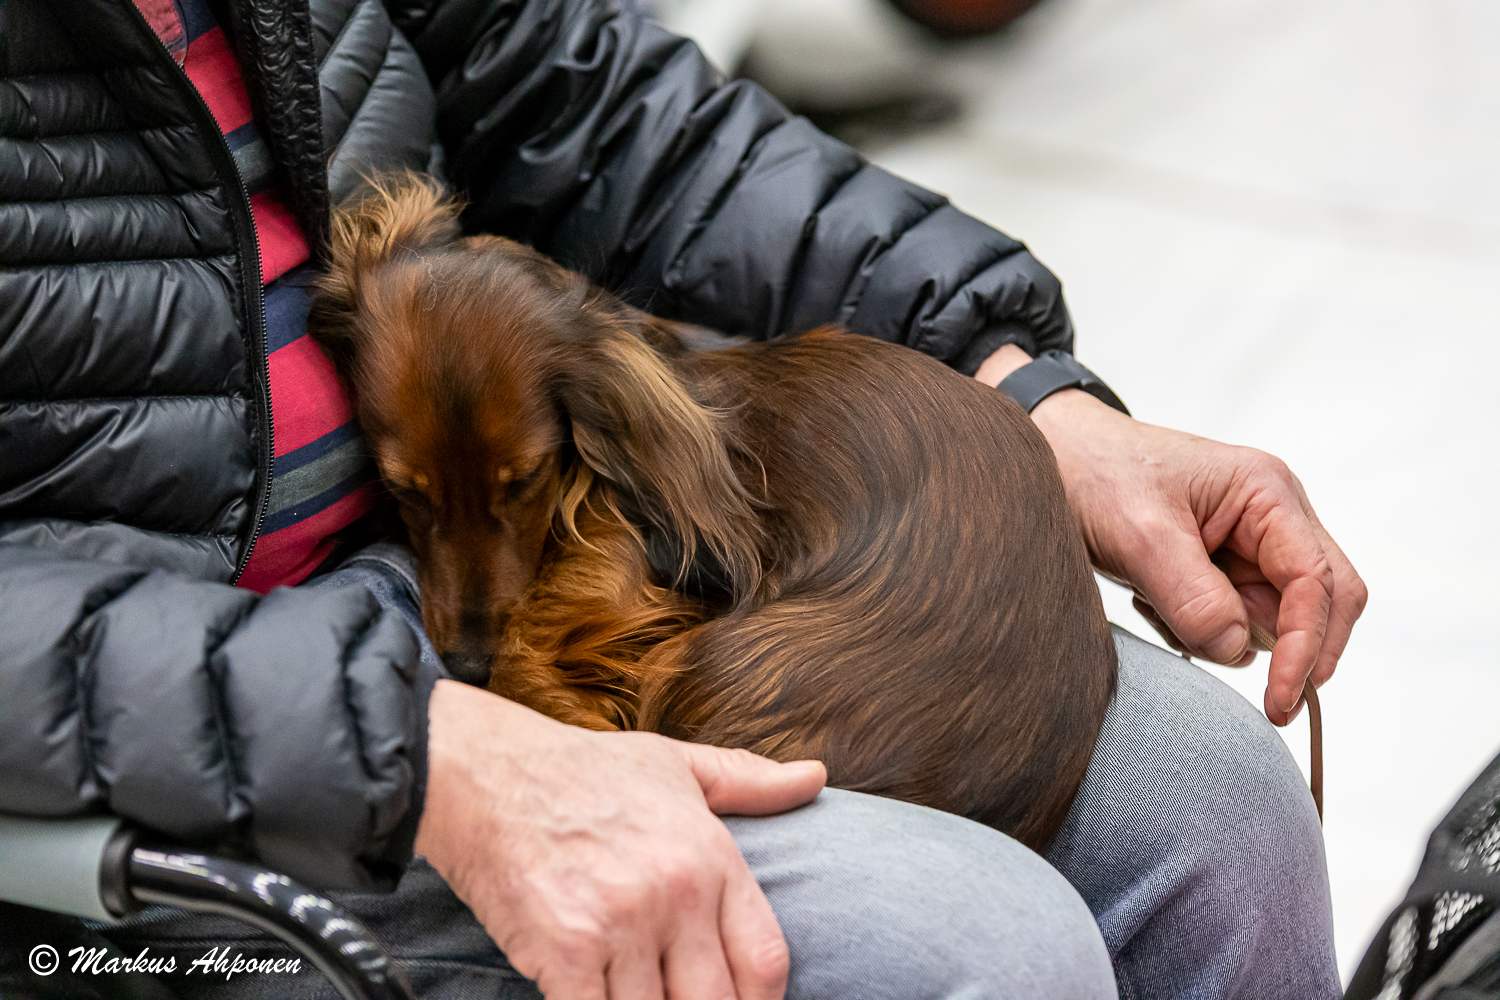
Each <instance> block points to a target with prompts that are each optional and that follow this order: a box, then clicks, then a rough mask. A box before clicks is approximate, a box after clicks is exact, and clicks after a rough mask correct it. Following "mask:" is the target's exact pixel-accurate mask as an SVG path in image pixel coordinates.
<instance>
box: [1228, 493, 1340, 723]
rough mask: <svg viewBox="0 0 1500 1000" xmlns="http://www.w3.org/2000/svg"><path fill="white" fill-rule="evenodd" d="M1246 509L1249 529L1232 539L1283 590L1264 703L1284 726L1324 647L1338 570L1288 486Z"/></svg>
mask: <svg viewBox="0 0 1500 1000" xmlns="http://www.w3.org/2000/svg"><path fill="white" fill-rule="evenodd" d="M1287 475H1288V477H1290V473H1288V474H1287ZM1247 515H1248V517H1247V518H1246V519H1245V520H1248V521H1249V522H1250V523H1249V524H1248V525H1247V526H1246V529H1247V530H1245V531H1243V532H1237V533H1236V537H1235V538H1233V539H1232V541H1231V544H1232V545H1233V546H1234V548H1235V549H1236V550H1237V551H1239V553H1240V555H1242V556H1244V557H1246V558H1247V559H1250V560H1251V561H1253V562H1255V563H1256V564H1257V565H1258V566H1259V567H1260V571H1261V572H1262V573H1263V574H1265V577H1266V580H1267V582H1268V583H1270V584H1271V585H1272V586H1273V587H1275V588H1276V589H1277V590H1278V591H1279V592H1280V594H1281V601H1280V604H1279V608H1278V612H1277V617H1276V630H1275V634H1276V636H1277V639H1276V648H1275V649H1274V650H1272V652H1271V667H1270V671H1269V676H1268V678H1267V682H1266V698H1265V707H1266V717H1267V718H1268V719H1270V720H1271V721H1272V722H1274V723H1275V724H1276V725H1278V726H1284V725H1286V724H1287V723H1288V722H1290V721H1291V720H1292V716H1293V713H1294V712H1295V710H1296V708H1297V706H1298V704H1299V703H1300V702H1301V700H1302V687H1303V685H1304V684H1305V683H1306V681H1307V678H1308V676H1309V675H1311V673H1312V671H1313V667H1314V665H1316V663H1317V662H1318V657H1319V654H1320V652H1321V650H1322V648H1323V639H1324V636H1325V635H1326V633H1327V629H1328V614H1329V609H1330V607H1331V606H1332V604H1333V588H1334V576H1333V571H1332V568H1331V567H1330V565H1329V562H1328V557H1327V554H1326V553H1325V552H1324V549H1323V545H1322V542H1321V540H1320V539H1319V538H1318V536H1317V533H1316V532H1314V530H1313V525H1312V522H1311V521H1310V520H1309V519H1308V517H1307V514H1306V512H1305V511H1304V510H1303V509H1302V506H1301V504H1300V502H1298V499H1297V497H1296V496H1295V495H1294V494H1292V492H1291V491H1290V490H1287V492H1286V496H1284V497H1281V498H1278V499H1276V500H1275V501H1274V502H1273V503H1272V504H1271V505H1270V506H1269V507H1268V509H1265V510H1261V511H1247ZM1242 523H1244V522H1243V521H1242ZM1257 535H1258V537H1256V536H1257Z"/></svg>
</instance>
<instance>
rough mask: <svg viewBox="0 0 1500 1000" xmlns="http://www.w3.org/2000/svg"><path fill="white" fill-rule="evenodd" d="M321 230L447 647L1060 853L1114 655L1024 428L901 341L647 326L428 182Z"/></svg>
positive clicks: (635, 722) (995, 399)
mask: <svg viewBox="0 0 1500 1000" xmlns="http://www.w3.org/2000/svg"><path fill="white" fill-rule="evenodd" d="M333 242H334V255H333V262H332V267H331V269H330V271H329V273H328V275H326V276H325V278H324V279H323V280H322V281H321V282H320V291H319V294H318V296H317V299H316V301H315V303H314V307H313V311H312V315H311V316H310V318H309V328H310V329H311V330H313V331H314V332H315V334H316V335H317V336H318V338H319V342H320V343H321V344H322V345H323V346H324V348H325V349H326V350H327V351H328V352H329V355H330V357H331V358H332V359H333V361H334V364H335V365H336V367H337V368H338V370H339V373H340V376H341V377H342V378H343V379H344V380H345V381H346V383H347V385H348V386H349V388H350V391H351V396H352V397H353V398H354V400H355V402H356V407H357V412H358V414H359V419H360V421H361V424H362V426H363V428H364V430H365V433H366V435H367V438H368V439H369V441H370V444H371V447H372V451H373V452H374V453H375V455H376V458H377V461H378V462H379V463H380V466H381V471H382V474H383V475H384V476H385V477H386V479H387V480H388V482H390V484H391V486H392V490H393V495H394V497H395V499H396V501H397V502H398V504H399V505H400V507H401V516H402V520H403V523H404V524H405V525H406V528H407V531H408V534H409V537H410V538H411V541H412V543H413V545H414V547H416V549H417V551H418V553H419V557H420V561H421V565H420V573H421V576H422V587H423V612H424V614H423V617H424V624H425V625H426V628H427V631H428V634H429V636H430V637H431V638H432V640H433V642H434V644H435V645H436V646H437V647H438V649H439V651H440V652H442V653H443V654H444V655H445V658H451V659H452V660H453V662H454V663H455V664H458V665H464V664H469V665H471V666H475V667H477V669H475V670H473V671H472V673H474V674H475V675H476V679H480V678H482V676H483V675H485V674H487V675H488V678H489V685H490V688H491V690H493V691H496V692H497V693H500V694H504V695H505V696H507V697H511V698H514V699H516V700H518V701H521V702H522V703H524V704H528V705H530V706H532V707H534V708H537V709H538V710H541V711H545V712H548V713H549V714H552V715H553V716H554V717H557V718H561V719H564V720H566V721H570V722H575V723H577V724H580V725H588V726H592V727H594V728H628V727H631V726H636V727H640V728H656V729H658V730H660V731H662V732H665V733H668V734H669V735H675V736H680V737H684V738H687V739H694V740H700V741H704V742H709V743H717V744H720V745H725V746H738V747H746V748H750V749H754V750H758V751H760V752H762V753H765V754H768V755H770V756H772V757H777V758H780V759H790V758H798V757H816V758H820V759H822V760H824V761H825V762H826V763H827V764H828V767H829V772H830V777H831V780H832V782H833V783H834V784H836V785H842V786H844V787H849V788H857V789H862V790H865V791H870V792H876V793H881V794H885V795H891V796H895V797H898V798H903V799H908V800H911V801H915V802H920V803H925V804H928V805H932V806H936V807H938V808H942V809H946V810H949V811H952V812H955V813H959V814H962V815H965V816H969V817H972V818H974V819H976V820H979V821H981V822H984V823H987V824H989V825H991V826H994V827H997V828H998V829H1001V830H1004V831H1006V832H1007V833H1011V834H1012V835H1014V836H1016V837H1018V838H1019V839H1021V840H1022V841H1023V842H1025V843H1027V844H1029V845H1031V846H1033V847H1041V846H1043V845H1044V844H1045V843H1046V842H1047V841H1049V840H1050V839H1051V837H1052V836H1053V835H1054V834H1055V832H1056V830H1057V829H1058V828H1059V826H1060V825H1061V823H1062V821H1063V819H1064V817H1065V815H1066V812H1067V809H1068V807H1069V805H1070V803H1071V801H1072V799H1073V796H1074V793H1075V791H1076V789H1077V786H1078V784H1079V782H1080V781H1081V780H1082V778H1083V774H1084V771H1085V769H1086V767H1087V764H1088V759H1089V756H1090V754H1091V752H1092V748H1093V744H1094V739H1095V737H1096V735H1097V733H1098V731H1099V728H1100V725H1101V723H1102V720H1103V717H1104V712H1105V709H1106V707H1107V705H1108V702H1109V699H1110V696H1111V694H1112V691H1113V687H1114V682H1115V653H1114V645H1113V643H1112V641H1111V638H1110V634H1109V628H1108V625H1107V623H1106V622H1105V619H1104V613H1103V609H1102V607H1101V605H1100V601H1099V596H1098V592H1097V590H1096V589H1095V588H1094V585H1093V581H1092V577H1091V575H1090V572H1089V567H1088V561H1087V558H1086V554H1085V552H1084V549H1083V544H1082V540H1081V538H1080V536H1079V532H1078V529H1077V527H1076V526H1075V525H1074V523H1073V521H1072V518H1071V515H1070V512H1069V509H1068V503H1067V499H1066V496H1065V495H1064V492H1063V486H1062V482H1061V479H1060V477H1059V475H1058V472H1057V468H1056V465H1055V463H1054V461H1053V458H1052V455H1051V452H1050V451H1049V449H1048V447H1047V444H1046V442H1045V441H1044V440H1043V439H1042V437H1041V435H1040V434H1039V433H1038V431H1037V430H1036V428H1035V427H1034V426H1033V425H1032V423H1031V421H1030V420H1029V419H1028V418H1027V417H1026V416H1025V414H1023V413H1022V412H1021V411H1020V409H1019V408H1018V407H1016V406H1015V405H1014V404H1013V403H1011V402H1009V401H1008V400H1006V399H1005V398H1004V397H1002V396H1001V395H1000V394H999V393H997V392H995V391H994V390H992V389H989V388H988V387H985V386H982V385H980V384H979V383H977V382H975V381H973V380H972V379H967V378H964V377H962V376H960V375H958V374H957V373H955V372H953V371H951V370H949V369H947V368H945V367H944V366H942V365H941V364H939V363H938V362H936V361H934V360H933V359H931V358H928V357H926V356H924V355H921V354H918V353H917V352H915V351H911V350H909V349H907V348H904V347H898V346H895V345H891V344H885V343H880V342H877V341H873V340H869V339H866V338H862V337H856V336H852V335H849V334H843V333H835V332H814V333H812V334H808V335H804V336H801V337H793V338H788V339H785V340H781V341H776V342H772V343H767V344H741V345H739V346H725V344H726V340H725V338H720V337H718V336H717V335H715V334H712V333H711V332H708V331H703V330H700V329H697V328H693V327H687V326H684V325H682V324H674V323H668V322H664V321H661V320H656V319H652V318H651V317H648V316H646V315H645V314H642V313H639V312H637V311H636V310H633V309H630V308H629V307H628V306H625V305H624V304H623V303H621V302H619V300H617V299H615V298H614V297H613V296H610V295H608V294H606V293H603V292H599V291H598V290H593V289H590V288H589V287H588V286H587V284H586V283H585V282H584V280H583V279H582V278H581V277H579V276H577V275H572V274H569V273H567V272H565V271H563V270H562V269H561V268H559V267H558V266H557V265H556V264H554V263H552V262H550V261H548V260H546V259H545V258H543V257H542V256H541V255H540V254H537V253H536V252H535V251H532V250H529V249H527V248H524V247H520V246H518V245H516V244H513V243H510V242H509V241H507V240H503V239H499V238H494V237H476V238H469V239H463V240H460V239H459V238H458V223H457V217H456V209H455V206H454V205H453V203H452V202H450V201H448V200H446V199H445V198H444V197H443V196H442V193H441V191H440V189H439V188H438V187H437V186H436V185H435V184H434V183H432V182H431V181H429V180H426V179H423V178H419V177H397V178H394V179H389V178H388V179H387V180H385V181H383V182H378V183H375V184H374V185H373V194H372V196H371V197H369V198H368V199H366V200H365V201H363V202H361V203H359V204H357V205H354V206H351V207H348V208H346V209H344V210H342V211H340V213H338V215H337V217H336V219H335V229H334V241H333ZM549 525H550V529H549ZM523 541H524V543H525V544H522V542H523ZM657 550H660V551H657ZM715 587H718V589H719V593H718V595H717V600H716V599H715V594H714V593H713V591H714V589H715ZM517 595H519V596H517Z"/></svg>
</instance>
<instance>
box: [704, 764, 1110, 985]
mask: <svg viewBox="0 0 1500 1000" xmlns="http://www.w3.org/2000/svg"><path fill="white" fill-rule="evenodd" d="M728 823H729V826H730V829H731V830H732V831H733V832H734V834H735V839H736V840H737V841H738V843H739V845H740V850H741V851H742V852H743V853H744V855H745V858H746V860H747V861H748V862H749V863H750V867H751V870H752V871H754V872H755V875H756V878H757V879H758V880H759V882H760V884H761V886H762V888H764V889H765V892H766V895H767V898H769V899H770V901H771V906H772V908H773V909H774V910H775V911H776V916H777V919H778V920H779V921H780V922H781V927H782V931H783V933H784V934H785V936H786V940H787V944H788V946H789V947H790V949H791V954H792V974H791V980H790V982H789V985H788V990H787V997H788V1000H806V998H813V997H817V998H821V1000H837V998H850V1000H853V998H859V1000H885V998H890V1000H898V998H899V1000H909V998H912V997H934V998H936V997H944V998H960V997H962V998H981V997H982V998H989V1000H1006V998H1011V997H1016V998H1022V997H1025V998H1028V1000H1046V998H1049V997H1058V998H1062V997H1067V998H1070V1000H1088V998H1093V997H1114V996H1115V991H1114V981H1113V975H1112V973H1111V971H1110V965H1109V957H1108V954H1107V952H1106V950H1105V948H1104V943H1103V941H1102V939H1101V938H1100V936H1099V932H1098V928H1097V927H1096V926H1095V925H1094V922H1093V919H1092V918H1091V916H1090V915H1089V912H1088V909H1087V907H1086V906H1085V905H1084V903H1083V901H1082V900H1081V899H1080V898H1079V896H1078V894H1077V893H1076V892H1075V891H1074V890H1073V889H1072V888H1071V887H1070V886H1069V885H1068V884H1067V882H1066V880H1064V879H1063V878H1062V877H1061V876H1060V875H1059V874H1058V873H1057V872H1056V871H1055V870H1054V869H1052V868H1051V867H1050V866H1049V865H1047V863H1046V862H1045V861H1043V860H1042V858H1041V857H1039V856H1038V855H1036V854H1034V853H1033V852H1031V851H1029V850H1027V849H1026V848H1025V847H1023V846H1021V845H1020V844H1019V843H1017V842H1016V841H1014V840H1011V839H1010V838H1009V837H1006V836H1004V835H1003V834H1000V833H997V832H995V831H994V830H991V829H989V828H987V827H983V826H980V825H978V824H977V823H972V822H970V821H968V820H964V819H960V818H958V817H956V816H950V815H948V814H946V813H940V812H936V811H934V810H931V809H924V808H922V807H920V806H913V805H908V804H906V803H901V802H894V801H891V800H889V799H879V798H874V797H872V796H868V795H860V794H857V793H854V792H844V791H839V790H837V789H829V790H826V791H825V792H824V793H823V794H822V795H821V796H820V797H819V798H818V800H817V801H816V802H815V803H813V804H812V805H810V806H807V807H805V808H803V809H800V810H797V811H795V812H793V813H788V814H785V815H782V816H775V817H768V818H763V819H748V818H736V819H730V820H728Z"/></svg>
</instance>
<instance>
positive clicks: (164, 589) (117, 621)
mask: <svg viewBox="0 0 1500 1000" xmlns="http://www.w3.org/2000/svg"><path fill="white" fill-rule="evenodd" d="M20 622H24V623H26V625H25V627H12V626H13V625H14V623H20ZM0 623H4V624H3V625H0V812H15V813H23V814H28V815H35V816H67V815H71V814H76V813H81V812H87V811H91V810H97V809H107V810H109V811H111V812H114V813H117V814H119V815H121V816H125V817H127V818H129V819H132V820H135V821H138V822H140V823H142V824H144V825H146V826H149V827H152V828H154V829H157V830H160V831H162V832H164V833H167V834H170V835H172V836H174V837H177V838H181V839H183V840H185V841H189V842H192V843H195V844H201V845H205V846H219V847H222V846H226V845H228V846H231V847H237V848H239V849H242V850H245V851H247V852H249V853H252V854H254V855H256V856H258V857H259V858H260V859H262V860H263V861H265V862H266V863H267V864H269V865H271V866H272V867H275V868H278V869H280V870H282V871H284V872H286V873H287V874H289V875H292V876H293V877H296V878H300V879H302V880H305V881H308V882H311V883H313V884H314V885H318V886H322V887H326V888H350V889H371V888H384V887H389V886H390V885H392V884H393V883H394V879H395V877H396V876H397V874H398V871H399V867H400V865H402V864H404V863H405V862H406V861H407V860H409V858H410V854H411V843H412V840H413V838H414V836H415V826H416V819H417V816H418V814H419V813H420V809H419V808H413V805H414V804H415V803H414V799H415V796H416V792H415V789H414V785H415V784H416V782H417V780H418V778H419V773H418V772H419V770H420V761H418V760H417V759H416V758H417V757H418V756H419V755H420V753H421V747H422V746H423V743H422V741H423V739H424V738H425V733H424V732H422V729H423V728H425V727H424V726H422V720H420V719H419V718H418V717H417V714H418V703H419V699H418V697H416V692H415V691H414V690H413V684H414V682H415V677H414V671H415V664H416V663H417V647H416V640H415V638H414V637H413V636H412V634H411V630H410V629H409V628H408V627H407V625H406V624H405V622H404V621H401V620H400V618H399V616H397V615H395V614H393V613H383V612H382V609H381V607H380V605H379V604H378V603H376V601H375V600H374V598H373V597H371V595H370V594H369V592H368V591H366V590H364V589H362V588H347V589H329V590H307V589H303V590H299V591H296V592H295V593H294V592H292V591H288V590H277V591H272V592H271V594H270V595H269V596H267V597H265V598H260V597H258V596H257V595H256V594H253V593H251V592H249V591H246V590H240V589H236V588H234V587H229V586H225V585H221V584H212V583H200V582H196V581H192V580H188V579H186V578H183V577H178V576H174V575H172V574H168V573H162V572H146V571H144V570H139V569H131V568H128V567H123V566H118V565H114V564H110V563H101V562H89V561H80V560H71V559H64V558H60V557H58V556H57V555H55V554H49V553H47V552H44V551H42V550H38V549H34V548H30V547H26V546H0Z"/></svg>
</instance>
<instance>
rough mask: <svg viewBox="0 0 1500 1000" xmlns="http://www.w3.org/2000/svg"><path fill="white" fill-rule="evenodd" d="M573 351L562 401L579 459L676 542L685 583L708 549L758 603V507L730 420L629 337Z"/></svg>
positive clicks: (618, 330)
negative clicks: (741, 470)
mask: <svg viewBox="0 0 1500 1000" xmlns="http://www.w3.org/2000/svg"><path fill="white" fill-rule="evenodd" d="M570 347H571V348H572V350H570V351H569V352H568V355H569V359H568V363H567V364H566V365H565V368H566V369H567V370H565V371H564V372H563V374H562V377H561V386H560V396H561V399H562V403H563V406H564V408H565V409H566V411H567V413H568V417H569V419H570V420H571V421H572V426H573V443H574V446H575V447H576V448H577V451H578V454H579V456H580V458H581V459H582V460H583V462H584V463H585V464H586V465H587V466H588V467H589V468H590V470H591V471H592V472H593V473H594V475H595V476H597V477H599V478H602V479H604V480H606V481H607V482H609V483H610V484H612V485H613V486H614V487H615V488H616V489H617V490H619V492H620V493H621V494H623V495H624V497H625V498H627V499H628V501H629V502H630V505H631V506H632V507H633V508H634V510H635V512H636V513H637V514H638V516H640V517H643V518H646V519H648V520H650V521H651V522H652V523H653V524H654V525H655V526H656V527H657V528H659V529H660V530H662V531H663V532H665V533H666V534H667V536H668V537H669V538H671V539H673V541H674V542H675V544H674V546H673V548H674V549H675V550H677V551H680V552H681V553H682V562H681V565H680V566H679V567H678V579H679V582H680V581H681V580H683V579H684V578H685V577H686V576H687V574H688V571H689V569H690V567H691V566H692V565H693V560H694V556H695V555H696V553H697V550H698V547H699V546H703V547H704V548H706V549H707V550H708V552H709V553H710V554H711V555H712V556H713V558H715V559H716V560H718V562H719V565H720V566H721V567H722V569H723V570H724V572H725V574H726V575H727V577H728V580H729V581H730V582H731V585H732V589H733V591H734V596H735V597H736V598H745V597H748V596H750V595H751V594H753V593H754V592H755V590H756V588H757V587H758V586H759V583H760V537H761V532H760V527H759V522H758V520H757V518H756V516H755V510H754V507H755V502H756V501H755V500H754V498H752V497H751V496H750V494H749V493H748V492H746V490H745V488H744V487H743V486H742V485H741V484H740V480H739V477H738V476H737V475H735V471H734V467H733V465H732V464H731V462H730V458H729V448H728V442H727V440H726V436H725V427H726V421H725V417H724V415H723V414H722V413H720V412H718V411H715V410H712V409H710V408H708V407H705V406H701V405H699V404H698V403H697V402H696V401H694V400H693V398H692V397H691V396H690V395H689V394H688V392H687V390H686V389H685V388H684V387H683V385H682V383H681V382H680V381H679V380H678V378H677V376H676V375H675V374H674V373H673V372H672V370H671V369H670V368H669V367H668V366H667V364H666V363H665V362H664V361H663V360H662V358H661V357H660V356H659V355H657V353H656V352H655V351H653V350H652V349H651V347H650V346H648V345H647V344H646V343H644V342H643V341H642V340H641V339H640V338H638V337H637V336H635V335H634V334H633V333H632V332H630V330H629V329H628V328H627V327H624V326H620V325H616V324H600V325H599V326H598V327H596V330H595V332H594V334H593V335H592V336H590V337H589V338H588V339H587V342H586V343H583V344H575V345H570Z"/></svg>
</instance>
